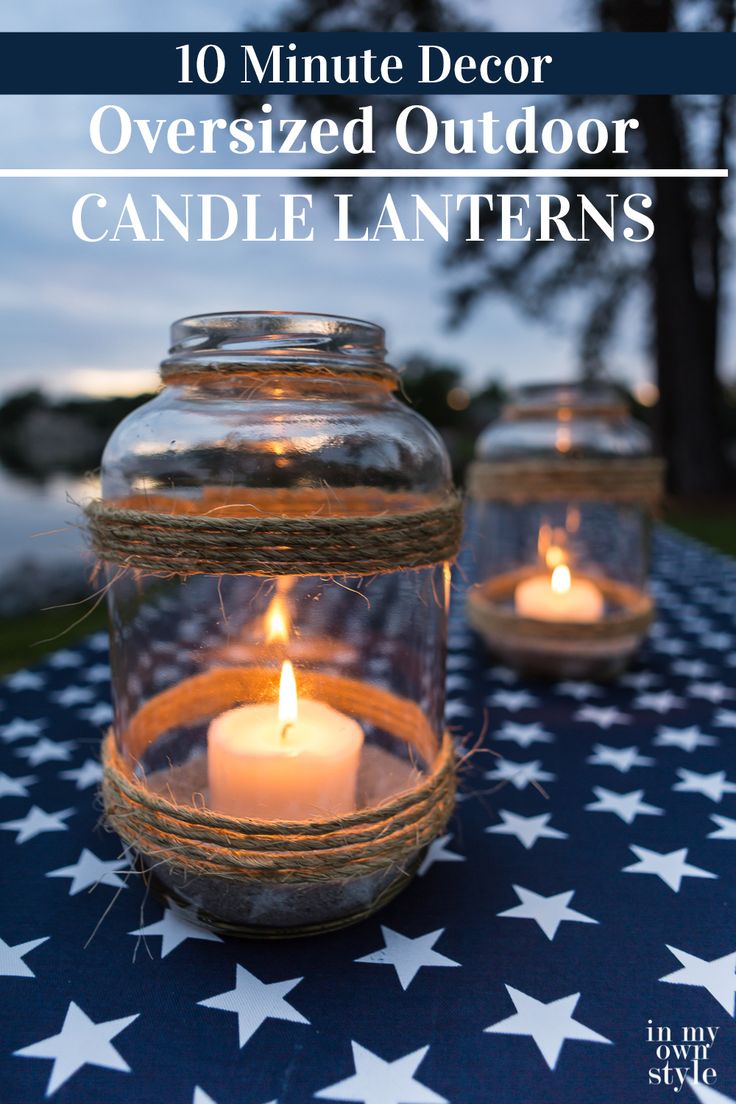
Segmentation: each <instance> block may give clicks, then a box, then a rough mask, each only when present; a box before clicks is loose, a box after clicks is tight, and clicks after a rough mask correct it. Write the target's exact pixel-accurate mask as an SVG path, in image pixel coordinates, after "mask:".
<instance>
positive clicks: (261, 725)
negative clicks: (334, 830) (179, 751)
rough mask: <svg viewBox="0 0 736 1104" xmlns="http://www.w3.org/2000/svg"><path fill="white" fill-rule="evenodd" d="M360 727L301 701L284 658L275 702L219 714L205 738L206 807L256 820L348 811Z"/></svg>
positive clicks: (336, 712) (323, 704)
mask: <svg viewBox="0 0 736 1104" xmlns="http://www.w3.org/2000/svg"><path fill="white" fill-rule="evenodd" d="M362 747H363V730H362V728H361V727H360V725H359V724H358V723H357V721H354V720H353V719H352V717H348V716H347V715H346V714H345V713H341V712H339V710H337V709H333V708H332V706H331V705H327V704H326V702H320V701H310V700H309V699H303V700H301V701H298V699H297V690H296V679H295V677H294V668H293V667H292V665H291V663H290V662H289V660H288V659H287V660H284V663H283V666H282V668H281V683H280V688H279V700H278V703H276V702H272V703H265V704H258V705H241V706H239V707H238V708H236V709H230V710H228V712H226V713H221V714H220V716H219V717H215V719H214V720H213V721H212V722H211V723H210V726H209V730H208V733H207V771H208V775H209V788H210V807H211V808H212V809H215V810H217V811H219V812H222V813H227V814H229V815H230V816H239V817H254V818H256V819H258V820H309V819H311V818H313V817H319V816H334V815H340V814H342V813H350V812H353V811H354V809H355V800H356V798H355V790H356V783H357V777H358V766H359V763H360V753H361V749H362Z"/></svg>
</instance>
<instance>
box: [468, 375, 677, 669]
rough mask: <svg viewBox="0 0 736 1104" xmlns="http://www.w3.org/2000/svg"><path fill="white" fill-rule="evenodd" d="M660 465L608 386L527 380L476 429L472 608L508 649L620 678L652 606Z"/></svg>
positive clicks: (471, 482)
mask: <svg viewBox="0 0 736 1104" xmlns="http://www.w3.org/2000/svg"><path fill="white" fill-rule="evenodd" d="M661 493H662V464H661V462H660V461H659V460H658V459H656V458H654V457H653V456H652V454H651V444H650V441H649V436H648V434H647V433H646V431H645V430H644V429H643V427H641V426H637V425H636V423H634V422H633V421H632V420H631V418H630V417H629V414H628V408H627V406H626V404H625V403H624V402H623V401H622V399H621V398H620V397H619V396H618V394H617V393H616V392H615V391H613V390H612V389H608V388H603V387H600V386H583V385H581V386H575V385H560V386H548V385H544V386H533V387H526V388H522V389H520V390H519V391H518V392H517V393H516V394H515V396H514V397H513V398H512V400H511V401H510V402H509V403H508V404H507V405H506V406H505V407H504V409H503V411H502V414H501V417H500V419H499V420H498V421H497V422H495V423H494V424H493V425H491V426H490V427H489V428H488V429H487V430H486V431H485V432H484V433H483V434H482V435H481V437H480V438H479V440H478V444H477V447H476V457H475V460H474V462H473V464H472V465H471V467H470V471H469V476H468V497H469V499H470V504H471V523H470V531H471V536H470V540H471V544H472V551H473V563H472V567H471V571H472V573H473V582H474V585H473V586H471V587H470V589H469V591H468V604H467V610H468V619H469V620H470V623H471V624H472V625H473V627H474V628H475V629H476V630H477V631H478V632H479V633H480V634H481V635H482V636H483V637H484V638H485V640H486V641H487V643H488V645H489V647H490V648H491V649H492V651H493V652H495V653H496V654H497V655H498V656H499V657H500V658H502V659H503V660H504V661H506V662H508V663H511V664H513V665H515V666H519V667H522V668H524V669H528V670H530V671H532V672H535V673H538V674H545V675H550V676H553V677H558V676H559V677H569V678H575V677H610V676H611V675H613V674H615V673H616V672H617V671H618V670H620V669H621V668H622V667H623V666H624V665H625V663H626V662H627V661H628V659H629V658H630V657H631V655H633V653H634V652H635V651H636V649H637V647H638V645H639V643H640V642H641V639H642V638H643V636H644V634H645V633H646V630H647V628H648V626H649V623H650V621H651V618H652V614H653V605H652V601H651V598H650V597H649V596H648V594H647V593H646V591H645V583H646V575H647V567H648V546H649V521H650V516H651V513H652V510H653V509H654V508H655V507H656V505H657V503H658V502H659V500H660V497H661Z"/></svg>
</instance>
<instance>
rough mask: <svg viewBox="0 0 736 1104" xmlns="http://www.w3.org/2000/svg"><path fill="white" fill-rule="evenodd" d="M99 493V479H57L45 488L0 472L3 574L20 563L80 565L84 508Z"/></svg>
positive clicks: (1, 569)
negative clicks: (82, 510)
mask: <svg viewBox="0 0 736 1104" xmlns="http://www.w3.org/2000/svg"><path fill="white" fill-rule="evenodd" d="M98 491H99V485H98V483H97V480H96V479H94V478H79V477H76V476H66V475H55V476H52V477H50V478H49V479H48V480H46V481H44V482H43V483H41V482H37V481H34V480H31V479H27V478H21V477H19V476H16V475H14V474H12V473H11V472H9V471H8V470H7V469H5V468H2V467H0V574H2V573H3V572H5V571H6V570H7V569H9V568H11V567H12V566H14V565H16V564H17V563H18V562H19V561H31V560H32V561H33V562H34V563H39V564H43V565H44V566H47V567H49V566H53V565H55V564H59V565H61V564H63V565H65V566H66V565H69V564H71V563H79V562H80V560H81V556H82V550H83V547H84V541H83V535H82V532H81V529H80V524H81V516H82V515H81V511H80V506H79V505H78V504H83V503H84V502H86V501H87V500H88V499H89V498H90V497H92V496H94V495H95V494H97V493H98Z"/></svg>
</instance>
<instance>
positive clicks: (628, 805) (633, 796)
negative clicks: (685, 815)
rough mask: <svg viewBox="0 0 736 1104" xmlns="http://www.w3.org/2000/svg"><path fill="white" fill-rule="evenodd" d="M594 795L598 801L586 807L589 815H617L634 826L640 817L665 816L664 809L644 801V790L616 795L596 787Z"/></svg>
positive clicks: (612, 791)
mask: <svg viewBox="0 0 736 1104" xmlns="http://www.w3.org/2000/svg"><path fill="white" fill-rule="evenodd" d="M593 793H594V794H595V796H596V797H597V798H598V800H597V801H592V802H591V803H590V805H586V806H585V808H586V809H587V810H588V812H589V813H615V814H616V816H618V817H621V820H623V821H624V822H625V823H626V824H633V822H634V820H635V819H636V818H637V817H638V816H664V809H660V808H658V807H657V806H656V805H648V804H647V802H646V801H642V798H643V797H644V791H643V790H632V791H631V793H616V792H615V791H614V790H607V789H605V787H604V786H594V787H593Z"/></svg>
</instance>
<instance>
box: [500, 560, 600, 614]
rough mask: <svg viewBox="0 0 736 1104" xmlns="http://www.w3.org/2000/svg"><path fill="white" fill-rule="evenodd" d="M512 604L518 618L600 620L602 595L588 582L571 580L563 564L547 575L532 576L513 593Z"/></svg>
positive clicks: (567, 569) (585, 580) (593, 584)
mask: <svg viewBox="0 0 736 1104" xmlns="http://www.w3.org/2000/svg"><path fill="white" fill-rule="evenodd" d="M514 605H515V607H516V612H517V613H518V614H519V616H520V617H534V618H536V619H537V620H539V621H578V622H592V621H600V620H601V618H602V617H603V605H604V604H603V595H602V594H601V592H600V590H599V589H598V587H597V586H596V585H595V583H593V582H591V580H590V579H573V577H572V574H571V572H570V568H569V567H568V566H567V564H559V565H558V566H557V567H556V568H555V569H554V571H553V572H552V574H551V575H532V577H531V578H530V579H524V580H523V581H522V582H521V583H519V584H518V586H517V587H516V590H515V591H514Z"/></svg>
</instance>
